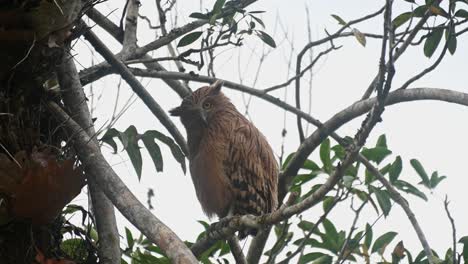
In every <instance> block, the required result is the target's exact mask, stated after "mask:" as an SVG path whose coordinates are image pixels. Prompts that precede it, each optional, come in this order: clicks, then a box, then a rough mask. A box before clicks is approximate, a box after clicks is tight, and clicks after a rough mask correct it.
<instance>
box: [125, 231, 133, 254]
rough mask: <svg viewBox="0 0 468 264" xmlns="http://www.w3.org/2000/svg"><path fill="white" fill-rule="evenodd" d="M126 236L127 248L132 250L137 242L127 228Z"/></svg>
mask: <svg viewBox="0 0 468 264" xmlns="http://www.w3.org/2000/svg"><path fill="white" fill-rule="evenodd" d="M125 236H126V238H127V246H128V248H130V249H132V248H133V245H134V244H135V240H134V239H133V235H132V232H131V231H130V230H129V229H128V228H126V227H125Z"/></svg>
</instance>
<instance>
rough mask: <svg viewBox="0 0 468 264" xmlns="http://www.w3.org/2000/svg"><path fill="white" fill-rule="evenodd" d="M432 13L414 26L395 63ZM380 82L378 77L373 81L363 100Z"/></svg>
mask: <svg viewBox="0 0 468 264" xmlns="http://www.w3.org/2000/svg"><path fill="white" fill-rule="evenodd" d="M431 14H432V12H431V11H430V9H429V10H428V11H427V12H426V13H425V14H424V16H423V17H422V18H421V20H419V22H418V23H417V24H416V26H414V28H413V30H411V32H410V34H409V35H408V38H407V39H406V40H405V41H404V42H403V43H402V45H401V46H400V47H398V50H397V51H396V52H395V54H394V57H393V62H395V61H397V60H398V58H400V56H401V55H402V54H403V53H404V52H405V51H406V49H407V48H408V46H409V45H410V44H411V42H412V41H413V39H414V38H415V37H416V34H417V33H418V32H419V30H420V29H421V28H422V26H423V25H424V23H426V21H427V19H428V18H429V17H430V16H431ZM377 82H378V75H377V76H376V77H375V78H374V80H372V82H371V84H370V85H369V87H368V88H367V90H366V92H365V93H364V95H363V96H362V98H361V99H362V100H363V99H367V98H369V97H370V96H371V94H372V92H373V91H375V85H376V84H377Z"/></svg>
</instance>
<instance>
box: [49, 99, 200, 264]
mask: <svg viewBox="0 0 468 264" xmlns="http://www.w3.org/2000/svg"><path fill="white" fill-rule="evenodd" d="M48 107H49V110H50V111H51V113H52V114H53V115H54V116H55V117H56V118H57V119H58V120H59V122H61V123H62V124H64V126H65V128H66V129H67V130H68V131H69V133H70V134H71V135H74V137H73V138H72V140H73V142H74V144H75V147H76V150H77V152H78V156H79V158H80V160H81V162H82V164H83V166H84V169H85V171H86V172H87V173H89V174H92V175H94V176H95V177H96V181H97V183H98V184H99V186H101V187H102V190H103V191H104V193H105V194H106V196H107V197H108V198H109V199H110V200H111V201H112V203H113V204H114V205H115V206H116V207H117V209H119V211H120V212H121V213H122V214H123V215H124V216H125V218H127V219H128V220H129V221H130V222H131V223H132V224H133V225H135V226H136V227H137V228H138V230H140V231H141V232H142V233H143V234H144V235H145V236H146V237H147V238H148V239H149V240H150V241H151V242H153V243H155V244H156V245H158V246H159V247H160V248H161V250H162V251H163V252H164V253H165V254H166V255H167V256H168V257H169V259H170V260H171V261H172V263H178V264H185V263H198V262H197V260H196V259H195V257H194V256H193V254H192V253H191V252H190V250H189V249H188V248H187V246H186V245H185V244H184V243H183V242H182V241H181V240H180V239H179V238H178V237H177V235H176V234H175V233H174V232H173V231H172V230H170V229H169V228H168V227H167V226H166V225H164V223H162V222H161V221H160V220H159V219H158V218H156V217H155V216H154V215H153V214H152V213H151V212H150V211H149V210H148V209H146V208H145V206H144V205H143V204H142V203H141V202H140V201H138V199H137V198H136V197H135V195H134V194H133V193H132V192H131V191H130V190H129V189H128V187H127V186H126V185H125V184H124V183H123V182H122V180H121V179H120V178H119V176H118V175H117V174H116V173H115V172H114V170H113V169H112V167H111V166H110V165H109V163H107V161H106V159H105V158H104V156H102V154H101V153H100V150H99V146H98V145H96V144H95V143H94V142H93V141H92V139H91V138H90V137H89V136H88V135H87V134H86V132H84V131H83V129H82V128H81V127H80V126H79V125H78V124H77V123H76V122H75V121H74V120H73V119H72V118H71V117H70V116H69V115H68V114H66V113H65V112H64V111H63V110H62V109H61V108H60V107H59V106H58V105H57V104H55V103H53V102H49V103H48Z"/></svg>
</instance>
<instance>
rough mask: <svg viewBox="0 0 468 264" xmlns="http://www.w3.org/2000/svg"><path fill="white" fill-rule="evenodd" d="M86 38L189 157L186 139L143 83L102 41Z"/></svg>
mask: <svg viewBox="0 0 468 264" xmlns="http://www.w3.org/2000/svg"><path fill="white" fill-rule="evenodd" d="M84 37H85V38H86V39H87V40H88V41H89V42H90V43H91V45H93V47H94V48H95V49H96V51H97V52H99V53H100V54H101V55H102V56H103V57H104V58H105V59H106V60H107V61H108V62H109V63H110V64H111V65H112V66H113V67H115V69H116V70H117V71H118V72H119V74H120V75H121V76H122V78H123V79H124V80H125V81H126V82H127V83H128V84H129V85H130V87H131V88H132V90H133V91H134V92H135V93H136V94H137V95H138V97H140V99H141V100H142V101H143V102H144V103H145V105H146V106H147V107H148V108H149V109H150V110H151V112H152V113H153V115H155V116H156V118H158V120H159V121H160V122H161V124H162V125H163V126H164V127H166V129H167V130H168V131H169V133H170V134H171V135H172V136H173V137H174V139H175V141H176V142H177V144H179V146H180V148H181V149H182V151H183V152H184V153H185V154H186V155H187V153H188V150H187V144H186V142H185V139H184V137H183V136H182V134H181V133H180V132H179V130H178V129H177V127H176V126H175V125H174V123H173V122H172V121H171V119H170V118H169V117H168V116H167V114H166V112H165V111H164V110H163V109H162V108H161V106H159V104H158V103H157V102H156V101H155V100H154V99H153V97H152V96H151V94H150V93H148V91H147V90H146V89H145V87H143V85H141V83H140V82H139V81H138V80H137V79H136V78H135V76H133V74H132V73H131V72H130V71H129V70H128V68H127V67H126V66H125V65H124V64H123V63H122V62H121V61H120V60H118V59H117V58H116V57H115V56H114V54H113V53H112V52H111V51H110V50H109V49H108V48H107V47H106V46H105V45H104V43H102V41H101V40H99V38H98V37H97V36H96V35H95V34H94V33H93V32H92V31H87V32H86V33H85V34H84Z"/></svg>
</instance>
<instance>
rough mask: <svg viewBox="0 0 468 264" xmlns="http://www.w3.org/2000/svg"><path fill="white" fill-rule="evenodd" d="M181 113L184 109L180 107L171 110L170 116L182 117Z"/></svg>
mask: <svg viewBox="0 0 468 264" xmlns="http://www.w3.org/2000/svg"><path fill="white" fill-rule="evenodd" d="M181 112H182V109H181V108H180V106H178V107H176V108H173V109H171V110H169V114H170V115H171V116H180V115H181Z"/></svg>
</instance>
